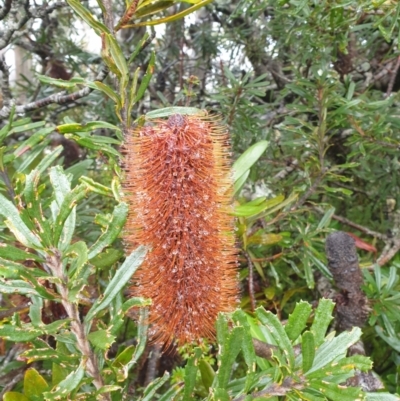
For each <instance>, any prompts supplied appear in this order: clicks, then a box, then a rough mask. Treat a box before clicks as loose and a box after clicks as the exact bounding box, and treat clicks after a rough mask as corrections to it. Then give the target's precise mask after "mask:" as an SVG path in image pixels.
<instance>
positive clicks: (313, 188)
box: [291, 168, 325, 211]
mask: <svg viewBox="0 0 400 401" xmlns="http://www.w3.org/2000/svg"><path fill="white" fill-rule="evenodd" d="M324 175H325V169H324V168H323V169H322V170H321V172H320V173H319V175H318V177H317V178H316V179H315V181H314V182H313V184H312V185H311V186H310V188H308V190H307V191H306V193H305V194H304V195H303V196H302V197H301V198H300V199H299V200H298V202H297V203H296V204H295V205H294V206H292V208H291V210H292V211H293V210H296V209H299V208H300V207H301V206H302V205H303V203H304V202H305V201H306V200H307V199H308V198H309V197H310V196H311V195H312V194H313V193H314V192H315V191H316V190H317V188H318V185H319V184H320V182H321V181H322V179H323V178H324Z"/></svg>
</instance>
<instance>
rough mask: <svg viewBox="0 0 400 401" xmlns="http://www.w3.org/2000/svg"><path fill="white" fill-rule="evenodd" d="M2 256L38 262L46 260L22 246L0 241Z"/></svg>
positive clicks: (0, 256) (15, 259) (0, 253)
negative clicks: (18, 246)
mask: <svg viewBox="0 0 400 401" xmlns="http://www.w3.org/2000/svg"><path fill="white" fill-rule="evenodd" d="M0 258H6V259H9V260H14V261H18V260H22V261H26V260H35V261H37V262H44V259H42V258H40V257H39V256H37V255H35V254H33V253H30V252H26V251H24V250H22V249H20V248H17V247H15V246H12V245H8V244H4V243H0ZM0 264H1V262H0Z"/></svg>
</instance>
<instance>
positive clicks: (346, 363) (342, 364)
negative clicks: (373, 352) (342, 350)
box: [306, 355, 372, 380]
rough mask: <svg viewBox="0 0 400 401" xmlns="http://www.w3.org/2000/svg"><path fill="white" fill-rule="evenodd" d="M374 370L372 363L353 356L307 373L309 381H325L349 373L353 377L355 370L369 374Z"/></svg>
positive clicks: (366, 359) (364, 357) (359, 356)
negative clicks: (368, 372) (369, 371)
mask: <svg viewBox="0 0 400 401" xmlns="http://www.w3.org/2000/svg"><path fill="white" fill-rule="evenodd" d="M371 368H372V361H371V360H370V359H369V358H368V357H366V356H362V355H353V356H350V357H348V358H342V359H340V360H338V361H337V360H334V361H333V362H331V363H329V364H328V365H326V366H324V367H323V368H322V369H318V370H316V371H314V372H313V373H307V374H306V376H307V379H310V380H312V379H325V378H326V377H328V376H329V377H333V376H341V375H343V374H346V373H349V374H351V376H353V371H354V370H356V369H357V370H361V371H363V372H367V371H368V370H370V369H371Z"/></svg>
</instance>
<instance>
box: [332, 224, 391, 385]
mask: <svg viewBox="0 0 400 401" xmlns="http://www.w3.org/2000/svg"><path fill="white" fill-rule="evenodd" d="M325 250H326V256H327V259H328V268H329V270H330V272H331V273H332V276H333V280H334V282H335V285H336V287H337V288H338V289H339V293H337V294H336V295H335V297H334V298H335V302H336V323H337V328H338V329H339V330H340V331H344V330H351V329H352V328H353V327H355V326H357V327H363V326H364V325H365V323H366V321H367V319H368V315H369V311H370V308H369V306H368V299H367V297H366V296H365V294H364V293H363V291H362V290H361V285H362V284H363V276H362V273H361V269H360V266H359V264H358V256H357V250H356V246H355V241H354V239H353V238H352V237H351V236H350V235H349V234H346V233H345V232H343V231H336V232H334V233H332V234H330V235H329V236H328V237H327V239H326V243H325ZM349 355H365V349H364V345H363V343H362V341H358V342H357V343H356V344H354V345H353V346H351V347H350V349H349ZM346 384H347V385H351V386H360V387H361V388H362V389H363V390H364V391H377V390H380V389H382V388H384V386H383V384H382V382H381V381H380V379H379V377H377V376H376V375H375V374H374V373H373V372H372V371H369V372H360V371H356V374H355V375H354V376H353V377H352V378H350V379H348V380H347V382H346Z"/></svg>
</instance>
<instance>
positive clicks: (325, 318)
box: [310, 298, 335, 347]
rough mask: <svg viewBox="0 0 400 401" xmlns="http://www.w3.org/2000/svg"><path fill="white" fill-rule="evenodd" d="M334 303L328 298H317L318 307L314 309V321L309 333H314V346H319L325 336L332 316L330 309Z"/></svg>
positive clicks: (331, 309)
mask: <svg viewBox="0 0 400 401" xmlns="http://www.w3.org/2000/svg"><path fill="white" fill-rule="evenodd" d="M334 306H335V304H334V303H333V302H332V301H331V300H330V299H325V298H322V299H320V300H319V303H318V307H317V309H316V311H315V317H314V322H313V324H312V326H311V329H310V331H311V333H313V335H314V340H315V346H316V347H319V346H320V345H321V344H322V343H323V341H324V338H325V333H326V331H327V330H328V327H329V324H330V322H331V320H332V319H333V318H332V311H333V308H334Z"/></svg>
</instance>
